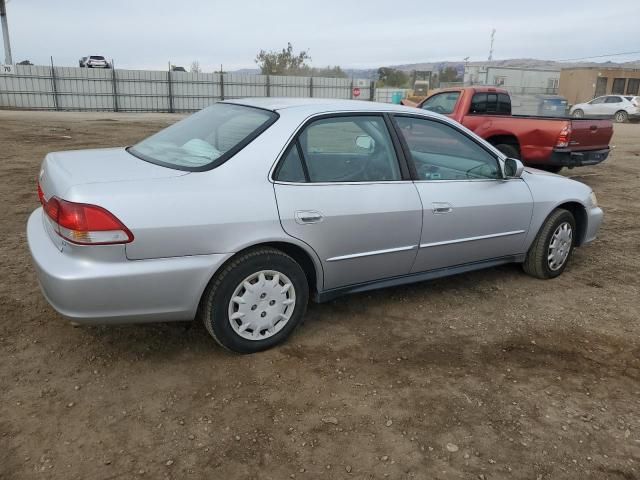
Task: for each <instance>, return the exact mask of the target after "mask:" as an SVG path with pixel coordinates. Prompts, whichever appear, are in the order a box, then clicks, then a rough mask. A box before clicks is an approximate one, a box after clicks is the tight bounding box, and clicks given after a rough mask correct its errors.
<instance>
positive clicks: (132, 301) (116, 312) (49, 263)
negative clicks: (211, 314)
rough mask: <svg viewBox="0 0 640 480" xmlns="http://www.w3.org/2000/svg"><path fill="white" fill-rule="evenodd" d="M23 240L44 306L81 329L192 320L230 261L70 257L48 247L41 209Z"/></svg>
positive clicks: (204, 257)
mask: <svg viewBox="0 0 640 480" xmlns="http://www.w3.org/2000/svg"><path fill="white" fill-rule="evenodd" d="M27 240H28V243H29V250H30V251H31V256H32V258H33V263H34V266H35V269H36V273H37V275H38V280H39V281H40V286H41V288H42V292H43V294H44V296H45V298H46V299H47V301H48V302H49V303H50V304H51V306H52V307H53V308H55V309H56V310H57V311H58V312H59V313H61V314H62V315H64V316H65V317H68V318H69V319H70V320H72V321H74V322H77V323H84V324H105V323H140V322H157V321H181V320H191V319H193V318H194V316H195V314H196V310H197V308H198V303H199V302H200V297H201V295H202V292H203V291H204V288H205V287H206V285H207V283H208V282H209V280H210V279H211V277H212V276H213V274H214V273H215V271H216V270H217V269H218V268H219V267H220V266H221V265H222V264H223V263H224V261H225V260H226V259H227V258H229V256H230V255H231V254H216V255H194V256H186V257H174V258H159V259H150V260H127V259H126V257H124V255H122V256H121V257H119V258H109V256H107V255H105V256H104V258H95V259H93V258H91V257H89V256H87V255H84V256H82V255H80V256H79V255H77V252H74V255H71V254H69V252H68V251H67V252H65V249H64V248H63V251H60V249H58V248H57V247H56V246H55V245H54V243H53V242H52V241H51V238H50V237H49V234H48V233H47V232H46V230H45V227H44V225H43V221H42V209H41V208H39V209H37V210H36V211H35V212H33V213H32V214H31V216H30V217H29V221H28V223H27ZM81 248H91V249H93V248H103V247H81ZM107 248H109V247H107ZM105 251H106V250H103V251H102V252H105Z"/></svg>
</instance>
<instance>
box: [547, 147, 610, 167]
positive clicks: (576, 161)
mask: <svg viewBox="0 0 640 480" xmlns="http://www.w3.org/2000/svg"><path fill="white" fill-rule="evenodd" d="M610 151H611V150H610V149H609V147H607V148H603V149H601V150H587V151H584V152H573V151H571V150H565V149H555V150H554V151H553V153H552V154H551V157H550V158H549V162H548V163H549V164H550V165H557V166H562V167H582V166H585V165H597V164H598V163H600V162H604V161H605V160H606V159H607V157H608V156H609V152H610Z"/></svg>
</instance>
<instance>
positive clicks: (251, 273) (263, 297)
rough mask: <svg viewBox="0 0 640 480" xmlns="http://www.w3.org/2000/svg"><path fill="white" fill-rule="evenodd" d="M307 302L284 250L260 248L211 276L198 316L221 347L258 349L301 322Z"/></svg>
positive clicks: (297, 270)
mask: <svg viewBox="0 0 640 480" xmlns="http://www.w3.org/2000/svg"><path fill="white" fill-rule="evenodd" d="M308 300H309V285H308V282H307V277H306V276H305V273H304V271H303V270H302V268H301V267H300V265H298V263H297V262H296V261H295V260H294V259H293V258H291V257H290V256H289V255H287V254H285V253H284V252H282V251H280V250H276V249H275V248H258V249H256V250H251V251H248V252H246V253H243V254H241V255H239V256H238V257H235V258H233V259H232V260H231V261H230V262H228V264H227V265H226V266H225V267H224V268H223V269H222V270H221V271H219V272H218V273H217V274H216V275H215V276H214V277H213V279H212V280H211V282H210V283H209V285H208V287H207V288H206V290H205V292H204V294H203V295H202V300H201V301H200V308H199V309H198V317H199V318H200V319H201V320H202V322H203V323H204V326H205V328H206V329H207V331H208V332H209V334H210V335H211V336H212V337H213V338H214V340H215V341H216V342H218V344H220V345H221V346H222V347H224V348H226V349H228V350H231V351H234V352H238V353H254V352H259V351H262V350H266V349H268V348H271V347H273V346H275V345H277V344H279V343H281V342H283V341H284V340H285V339H286V338H287V337H288V336H289V335H290V334H291V333H292V332H293V330H295V328H296V327H297V326H298V325H299V324H300V323H302V318H303V316H304V314H305V311H306V309H307V303H308ZM267 324H268V325H267Z"/></svg>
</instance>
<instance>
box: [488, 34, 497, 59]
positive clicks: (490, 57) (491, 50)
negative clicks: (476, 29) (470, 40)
mask: <svg viewBox="0 0 640 480" xmlns="http://www.w3.org/2000/svg"><path fill="white" fill-rule="evenodd" d="M495 36H496V29H495V28H494V29H493V30H491V46H490V47H489V61H491V60H493V37H495Z"/></svg>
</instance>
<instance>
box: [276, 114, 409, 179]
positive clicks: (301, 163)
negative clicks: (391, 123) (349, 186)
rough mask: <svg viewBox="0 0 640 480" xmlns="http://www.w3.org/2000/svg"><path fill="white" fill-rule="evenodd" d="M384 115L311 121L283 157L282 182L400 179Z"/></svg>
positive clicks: (280, 168) (281, 163)
mask: <svg viewBox="0 0 640 480" xmlns="http://www.w3.org/2000/svg"><path fill="white" fill-rule="evenodd" d="M401 178H402V176H401V173H400V167H399V164H398V159H397V157H396V153H395V149H394V147H393V142H392V140H391V136H390V135H389V131H388V129H387V125H386V123H385V121H384V118H383V117H381V116H378V115H357V116H338V117H330V118H322V119H319V120H315V121H313V122H312V123H310V124H308V125H307V126H306V127H305V128H304V129H303V130H302V132H301V133H300V134H299V136H298V138H297V139H296V141H295V142H294V143H293V145H292V146H291V147H290V148H289V150H288V151H287V153H286V154H285V156H284V157H283V158H282V160H281V161H280V164H279V165H278V167H277V169H276V172H275V174H274V179H275V180H279V181H283V182H298V183H299V182H312V183H327V182H383V181H395V180H401Z"/></svg>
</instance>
